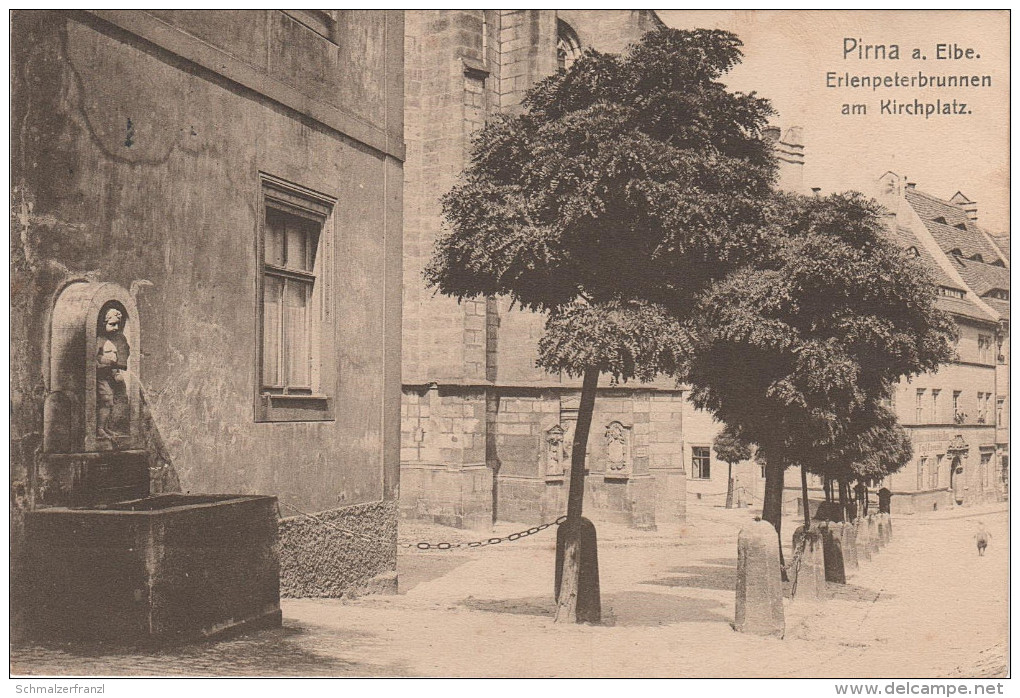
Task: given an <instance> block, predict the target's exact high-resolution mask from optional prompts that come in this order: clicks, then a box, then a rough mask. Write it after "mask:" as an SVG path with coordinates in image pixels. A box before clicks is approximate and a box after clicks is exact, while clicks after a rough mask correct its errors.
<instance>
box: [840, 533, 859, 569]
mask: <svg viewBox="0 0 1020 698" xmlns="http://www.w3.org/2000/svg"><path fill="white" fill-rule="evenodd" d="M856 538H857V530H856V529H855V528H854V525H853V524H852V523H843V524H840V533H839V539H840V542H841V544H842V545H841V546H840V547H842V549H843V569H844V570H845V571H846V574H847V576H848V577H849V576H850V575H852V574H853V573H854V572H856V571H857V570H858V569H860V566H861V563H860V562H858V560H857V540H856Z"/></svg>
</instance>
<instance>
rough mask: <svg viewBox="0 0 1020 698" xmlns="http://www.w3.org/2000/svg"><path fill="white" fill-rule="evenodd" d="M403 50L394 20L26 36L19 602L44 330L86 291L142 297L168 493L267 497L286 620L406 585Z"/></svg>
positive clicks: (16, 402)
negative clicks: (73, 288)
mask: <svg viewBox="0 0 1020 698" xmlns="http://www.w3.org/2000/svg"><path fill="white" fill-rule="evenodd" d="M403 37H404V30H403V17H402V14H401V13H399V12H391V13H381V12H371V11H347V10H343V11H334V10H301V11H276V10H264V11H263V10H259V11H247V12H245V11H202V12H192V11H183V10H181V11H177V10H175V11H156V10H152V11H113V10H109V11H82V12H57V11H52V12H51V11H16V12H14V13H13V16H12V26H11V67H12V70H11V77H12V83H11V84H12V100H11V104H12V107H11V109H12V111H11V116H12V124H13V125H14V127H13V131H12V140H11V163H12V169H11V180H12V186H13V191H12V214H11V282H12V283H11V305H12V317H11V497H12V550H13V552H12V580H13V585H12V588H13V590H14V594H15V596H17V593H18V588H17V584H18V565H19V559H20V557H19V556H20V554H21V547H20V546H21V544H22V538H21V520H22V516H21V515H22V513H23V512H25V511H26V510H29V509H31V508H33V507H37V506H42V505H43V503H44V501H45V497H44V496H43V493H44V492H45V491H46V489H47V487H48V486H49V483H47V482H46V481H45V474H44V473H43V472H41V471H40V469H39V467H38V466H39V453H40V448H41V446H40V444H41V439H42V433H43V413H44V403H45V402H46V400H47V396H48V391H49V390H50V386H49V385H48V384H47V381H46V380H45V379H44V374H45V365H46V362H47V361H48V351H49V344H50V330H49V324H50V323H49V320H50V313H51V309H52V307H53V303H54V299H55V298H56V297H57V295H58V294H59V293H60V292H61V290H62V289H64V288H65V287H67V286H68V284H71V283H73V282H76V281H83V280H84V281H109V282H114V283H116V284H118V285H119V286H120V287H123V288H124V289H128V288H130V289H131V296H132V298H133V303H134V304H135V305H136V307H137V313H138V317H137V318H132V320H133V321H136V322H137V323H138V325H137V327H138V328H139V329H140V333H139V334H140V336H139V340H138V341H139V342H140V344H138V345H136V346H134V347H133V348H132V352H134V353H133V357H135V358H133V360H135V361H137V374H136V375H135V376H134V378H136V379H137V383H138V388H139V391H140V395H141V403H142V404H141V410H142V421H143V427H144V428H143V431H144V432H145V435H146V438H147V440H148V443H149V444H150V445H153V444H154V446H153V450H152V453H155V454H157V455H156V457H154V459H153V460H152V462H150V463H149V471H150V474H151V489H152V490H153V491H154V492H173V491H180V492H191V493H200V492H216V493H259V494H266V495H274V496H276V497H277V498H278V500H279V504H280V508H281V513H282V515H283V519H282V521H281V526H280V556H281V574H282V591H283V593H284V594H285V595H286V594H289V595H331V596H332V595H339V594H342V593H344V592H345V591H346V590H348V589H352V588H359V587H375V588H379V587H393V586H394V585H395V561H396V545H395V543H396V517H397V505H396V497H397V492H398V478H399V412H400V398H399V395H400V387H399V385H400V303H401V297H400V285H401V245H402V239H401V218H402V215H403V209H402V205H401V199H402V162H403V159H404V145H403ZM298 512H305V513H309V514H315V515H317V516H318V517H320V518H321V519H326V520H327V523H328V522H329V521H332V522H333V524H334V525H333V526H332V527H330V526H328V525H325V524H322V523H320V522H318V521H314V520H312V519H309V518H307V517H305V516H304V515H303V514H298ZM337 526H339V527H340V528H345V529H347V530H350V531H352V532H354V533H357V534H359V535H361V536H362V537H360V538H351V537H350V536H349V535H347V534H342V533H339V532H338V531H337V530H336V528H337Z"/></svg>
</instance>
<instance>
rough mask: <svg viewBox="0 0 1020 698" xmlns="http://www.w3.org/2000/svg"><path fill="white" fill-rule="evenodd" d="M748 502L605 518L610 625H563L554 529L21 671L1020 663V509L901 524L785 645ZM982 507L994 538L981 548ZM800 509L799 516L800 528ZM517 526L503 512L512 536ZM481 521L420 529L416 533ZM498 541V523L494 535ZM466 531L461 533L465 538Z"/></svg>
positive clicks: (987, 671)
mask: <svg viewBox="0 0 1020 698" xmlns="http://www.w3.org/2000/svg"><path fill="white" fill-rule="evenodd" d="M748 517H749V512H747V511H746V510H744V511H739V510H725V509H720V508H717V507H712V506H707V505H694V506H692V507H691V510H690V514H689V519H690V520H691V523H690V524H688V525H686V526H684V527H683V528H682V529H681V530H672V531H659V532H654V533H642V532H636V531H630V530H627V529H624V528H620V527H617V526H612V525H608V524H606V525H601V524H600V525H599V551H600V555H599V557H600V565H601V581H602V591H603V606H604V616H605V624H604V625H603V626H599V627H593V626H573V625H571V626H563V625H556V624H554V623H553V622H552V618H553V615H554V607H553V604H552V600H551V598H550V593H551V587H552V558H553V545H554V535H553V532H552V529H550V530H549V531H546V532H544V533H543V534H541V535H536V536H534V537H532V538H529V539H526V540H523V541H520V542H517V543H514V544H504V545H500V546H494V547H492V548H489V549H485V548H483V549H479V550H455V551H428V552H421V551H416V550H405V551H404V554H402V555H401V557H400V560H399V563H398V567H399V569H398V572H399V576H400V593H399V594H398V595H396V596H365V597H362V598H358V599H341V600H324V599H291V600H285V601H284V602H283V613H284V626H283V628H281V629H277V630H267V631H259V632H255V633H251V634H248V635H244V636H241V637H236V638H232V639H225V640H221V641H212V642H207V643H203V644H198V645H191V646H187V647H180V648H175V649H171V650H166V651H163V652H153V653H129V652H125V651H123V650H121V651H118V650H112V649H103V648H97V647H89V648H81V647H77V648H68V647H40V646H28V647H16V648H14V649H13V650H12V655H11V672H12V673H13V674H16V675H28V674H34V675H75V676H116V675H161V676H181V675H187V676H406V675H413V676H636V675H641V676H776V677H779V676H789V677H793V676H820V677H824V676H838V677H861V678H864V677H868V676H877V677H883V678H885V677H904V678H907V677H938V676H944V677H999V676H1004V675H1006V673H1007V664H1006V662H1007V654H1008V646H1007V641H1008V620H1007V618H1008V599H1007V592H1008V588H1007V580H1008V544H1009V536H1008V529H1007V523H1008V522H1007V514H1006V511H1005V510H1004V509H1003V507H1002V506H999V507H998V508H997V509H995V510H984V511H979V510H968V509H964V510H955V511H952V512H939V513H938V514H927V515H919V516H914V517H904V518H902V519H897V521H896V524H895V526H894V532H895V538H894V540H893V541H892V542H891V543H890V544H889V545H888V546H887V547H886V548H885V549H884V550H882V551H881V552H880V553H879V554H878V555H877V556H876V557H875V559H874V560H873V561H871V562H864V563H863V567H862V569H861V570H860V572H859V573H858V574H857V575H855V576H854V577H853V578H852V579H851V580H850V583H849V584H847V585H845V586H838V585H829V589H828V591H829V597H830V598H829V599H828V600H827V601H826V602H824V603H816V604H809V603H804V602H798V601H789V600H788V601H787V603H786V619H787V632H786V638H785V639H784V640H782V641H778V640H770V639H764V638H757V637H750V636H746V635H741V634H738V633H735V632H733V630H732V628H731V626H730V623H732V620H733V589H734V584H735V580H736V559H735V558H736V533H737V531H738V530H739V527H740V525H741V524H742V523H743V522H745V521H747V520H748ZM977 519H981V520H983V521H985V522H986V523H987V524H988V526H989V528H990V529H991V530H992V533H993V536H994V537H993V542H992V546H991V547H990V548H989V551H988V553H987V554H986V556H985V557H982V558H979V557H978V556H977V553H976V551H975V549H974V545H973V540H972V535H973V528H974V523H975V521H976V520H977ZM795 525H796V522H795V521H793V520H790V521H789V522H787V523H786V524H784V540H787V541H788V540H789V535H790V532H791V531H792V529H793V527H794V526H795ZM511 530H514V527H513V525H512V524H506V525H504V524H501V525H500V527H499V529H498V530H497V531H496V534H497V535H501V534H505V533H507V532H509V531H511ZM471 535H472V534H470V533H465V532H459V531H451V530H450V529H443V528H441V527H430V526H422V525H418V524H415V525H412V526H407V527H405V528H404V529H403V530H402V533H401V537H402V538H404V539H407V540H410V539H411V538H416V537H419V536H428V537H433V536H446V537H449V538H451V539H452V540H458V539H463V540H468V539H470V537H471ZM483 535H484V536H485V537H487V535H489V534H488V533H486V534H483ZM458 537H459V538H458Z"/></svg>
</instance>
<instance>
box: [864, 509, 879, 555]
mask: <svg viewBox="0 0 1020 698" xmlns="http://www.w3.org/2000/svg"><path fill="white" fill-rule="evenodd" d="M876 516H877V515H876V514H868V523H867V526H868V549H869V550H870V552H871V554H872V555H874V554H875V553H877V552H878V551H879V550H880V549H881V547H882V541H881V540H879V537H878V520H877V519H876Z"/></svg>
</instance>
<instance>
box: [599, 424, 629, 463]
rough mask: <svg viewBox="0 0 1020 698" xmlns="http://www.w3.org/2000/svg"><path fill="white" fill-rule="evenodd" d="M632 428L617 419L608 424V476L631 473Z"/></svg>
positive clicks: (606, 438)
mask: <svg viewBox="0 0 1020 698" xmlns="http://www.w3.org/2000/svg"><path fill="white" fill-rule="evenodd" d="M630 445H631V444H630V428H629V427H625V426H624V425H623V424H621V423H620V422H617V421H613V422H610V423H609V424H607V425H606V433H605V453H606V477H626V476H628V475H630V471H631V458H630Z"/></svg>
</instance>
